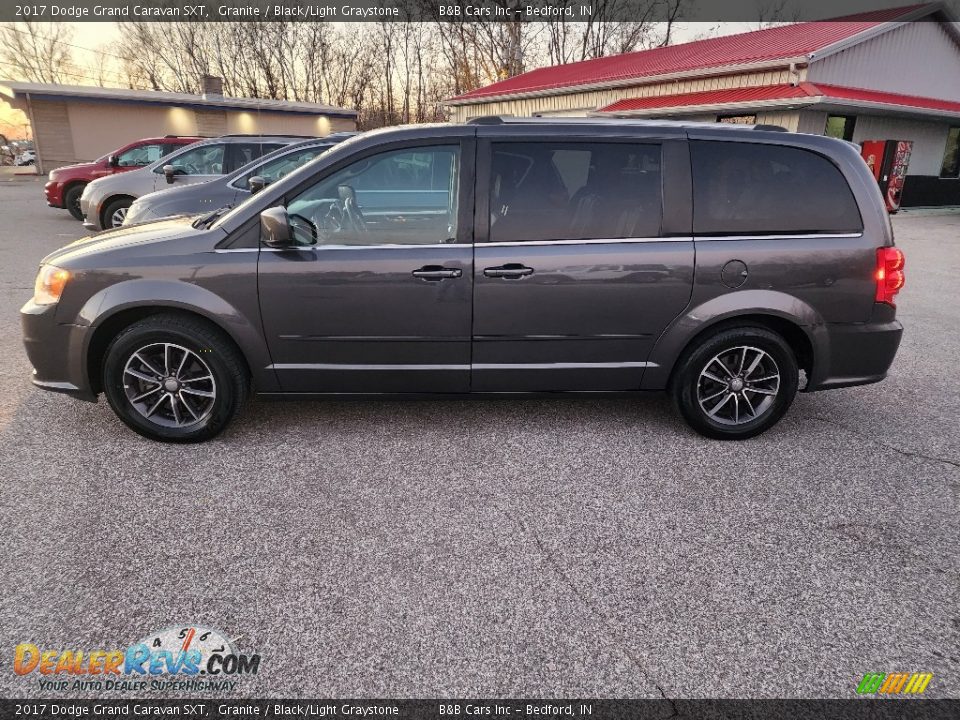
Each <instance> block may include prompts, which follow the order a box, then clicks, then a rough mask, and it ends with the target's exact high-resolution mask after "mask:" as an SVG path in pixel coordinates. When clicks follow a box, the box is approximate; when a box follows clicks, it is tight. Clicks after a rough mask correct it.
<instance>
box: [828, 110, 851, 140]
mask: <svg viewBox="0 0 960 720" xmlns="http://www.w3.org/2000/svg"><path fill="white" fill-rule="evenodd" d="M856 125H857V118H856V117H854V116H853V115H827V126H826V128H824V131H823V134H824V135H826V136H827V137H832V138H837V139H838V140H847V141H853V129H854V128H855V127H856Z"/></svg>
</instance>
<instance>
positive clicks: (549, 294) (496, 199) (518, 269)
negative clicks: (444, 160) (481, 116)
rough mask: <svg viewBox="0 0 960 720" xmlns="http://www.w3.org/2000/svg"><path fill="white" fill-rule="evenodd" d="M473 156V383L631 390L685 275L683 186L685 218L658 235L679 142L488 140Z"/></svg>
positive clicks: (500, 388)
mask: <svg viewBox="0 0 960 720" xmlns="http://www.w3.org/2000/svg"><path fill="white" fill-rule="evenodd" d="M668 145H669V148H670V152H664V148H665V147H666V146H668ZM479 152H480V158H481V164H482V168H481V175H480V179H479V182H480V183H481V184H483V185H485V186H486V195H485V196H481V198H479V199H478V203H477V205H478V211H477V245H476V251H475V258H474V267H475V271H474V326H473V335H474V347H473V379H472V387H473V390H475V391H481V392H511V391H564V390H631V389H638V388H639V387H640V380H641V377H642V375H643V371H644V368H645V367H646V365H647V358H648V356H649V353H650V350H651V348H652V347H653V344H654V343H655V342H656V340H657V337H658V336H659V335H660V333H661V332H662V331H663V330H664V329H665V328H666V326H667V325H668V324H669V323H670V322H671V321H672V320H673V319H674V318H676V317H677V316H678V315H679V314H680V313H681V312H682V311H683V309H684V307H686V304H687V302H688V300H689V298H690V293H691V288H692V283H693V267H694V248H693V241H692V238H691V237H690V228H689V195H687V197H686V198H683V199H681V202H683V203H685V204H686V208H682V209H681V210H682V211H681V213H680V214H681V215H683V214H684V213H685V214H686V220H681V221H680V222H679V224H677V221H676V220H675V217H676V215H677V213H671V222H672V223H674V225H675V227H673V228H667V230H666V231H665V226H664V213H663V198H664V192H663V187H664V170H665V162H664V159H665V158H674V157H676V164H677V167H679V168H682V167H683V163H684V162H686V163H687V167H689V160H688V159H687V156H686V144H685V143H682V142H679V141H672V142H669V143H667V142H658V141H644V140H636V141H634V140H631V141H626V140H616V141H611V140H604V141H599V140H598V141H578V142H566V141H563V140H559V139H558V140H557V141H552V140H545V139H531V140H522V141H519V140H509V141H507V140H498V139H493V140H492V142H491V141H486V140H485V141H483V142H482V143H481V146H480V151H479ZM667 170H669V168H667ZM685 177H689V175H688V174H687V175H686V176H685ZM686 187H687V188H688V187H689V185H688V184H687V185H686ZM677 227H679V228H680V230H681V231H685V234H684V233H683V232H675V231H676V230H677ZM668 234H670V235H672V236H668Z"/></svg>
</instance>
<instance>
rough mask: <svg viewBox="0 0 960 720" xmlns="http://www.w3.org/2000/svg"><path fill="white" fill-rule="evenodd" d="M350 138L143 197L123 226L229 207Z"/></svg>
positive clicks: (302, 147)
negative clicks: (199, 185)
mask: <svg viewBox="0 0 960 720" xmlns="http://www.w3.org/2000/svg"><path fill="white" fill-rule="evenodd" d="M353 135H356V133H352V132H342V133H334V134H333V135H328V136H327V137H325V138H322V139H316V140H304V141H303V142H298V143H293V144H291V145H287V146H286V147H282V148H280V149H279V150H274V151H273V152H272V153H270V154H269V155H264V156H263V157H262V158H259V159H257V160H254V161H253V162H251V163H247V164H246V165H244V166H243V167H242V168H240V169H239V170H236V171H234V172H232V173H230V174H228V175H224V176H223V177H220V178H217V179H216V180H211V181H209V182H206V183H204V184H203V187H202V188H197V187H191V186H184V185H178V186H176V187H171V188H168V189H166V190H157V191H156V192H152V193H147V194H146V195H144V196H143V197H140V198H137V199H136V200H134V202H133V205H131V206H130V209H129V210H128V211H127V215H126V218H125V219H124V221H123V224H124V225H135V224H137V223H143V222H150V221H152V220H159V219H160V218H165V217H173V216H176V215H199V214H200V213H205V212H209V211H211V210H217V209H219V208H229V207H232V206H233V205H237V204H239V203H241V202H243V201H244V200H246V199H247V198H248V197H250V194H251V192H256V191H258V190H261V189H263V188H264V187H265V186H267V185H269V184H270V183H272V182H274V181H276V180H279V179H280V178H282V177H284V176H285V175H287V173H289V172H292V171H293V170H296V169H297V168H298V167H300V166H301V165H305V164H306V163H308V162H310V161H311V160H313V159H314V158H317V157H319V156H320V155H321V154H322V153H324V152H326V151H327V150H329V149H330V148H331V147H333V146H334V145H336V144H337V143H338V142H341V141H343V140H346V139H347V138H348V137H352V136H353Z"/></svg>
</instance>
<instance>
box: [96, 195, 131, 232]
mask: <svg viewBox="0 0 960 720" xmlns="http://www.w3.org/2000/svg"><path fill="white" fill-rule="evenodd" d="M131 205H133V200H131V199H130V198H120V199H119V200H114V201H113V202H111V203H110V204H109V205H107V207H106V208H104V210H103V229H104V230H110V229H112V228H118V227H122V226H123V221H124V220H125V219H126V217H127V212H128V211H129V210H130V206H131Z"/></svg>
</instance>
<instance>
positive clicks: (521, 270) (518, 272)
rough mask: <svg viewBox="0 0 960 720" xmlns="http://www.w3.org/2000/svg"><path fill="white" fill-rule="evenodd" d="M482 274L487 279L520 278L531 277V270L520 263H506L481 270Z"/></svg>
mask: <svg viewBox="0 0 960 720" xmlns="http://www.w3.org/2000/svg"><path fill="white" fill-rule="evenodd" d="M483 274H484V275H486V276H487V277H489V278H507V279H508V280H509V279H510V278H522V277H527V276H528V275H533V268H532V267H527V266H526V265H521V264H520V263H507V264H506V265H498V266H497V267H488V268H484V269H483Z"/></svg>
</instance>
